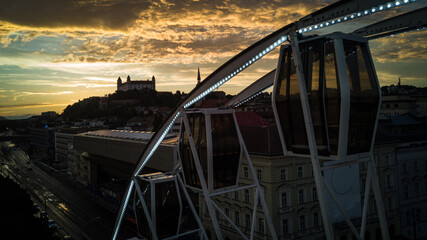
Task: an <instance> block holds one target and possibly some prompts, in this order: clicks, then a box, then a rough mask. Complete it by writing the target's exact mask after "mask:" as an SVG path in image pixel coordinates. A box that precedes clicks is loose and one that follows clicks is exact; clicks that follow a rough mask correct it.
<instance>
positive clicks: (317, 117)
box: [300, 39, 329, 156]
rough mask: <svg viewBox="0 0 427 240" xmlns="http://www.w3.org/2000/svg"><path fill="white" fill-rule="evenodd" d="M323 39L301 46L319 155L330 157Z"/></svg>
mask: <svg viewBox="0 0 427 240" xmlns="http://www.w3.org/2000/svg"><path fill="white" fill-rule="evenodd" d="M323 41H324V40H323V39H320V40H315V41H310V42H308V43H303V44H301V45H300V51H301V52H302V56H301V57H302V62H303V66H304V79H305V82H306V89H307V97H308V100H309V104H310V111H311V118H312V123H313V129H314V134H315V138H316V145H317V151H318V153H319V155H323V156H325V155H326V156H327V155H329V150H328V140H327V134H326V119H325V107H324V101H323V92H324V88H323V82H324V80H323V79H324V78H323V65H324V64H323V62H324V61H323V44H322V43H323Z"/></svg>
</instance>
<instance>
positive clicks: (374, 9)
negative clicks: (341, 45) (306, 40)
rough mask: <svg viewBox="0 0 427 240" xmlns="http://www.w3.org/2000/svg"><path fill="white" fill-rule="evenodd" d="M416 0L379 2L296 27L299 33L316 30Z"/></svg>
mask: <svg viewBox="0 0 427 240" xmlns="http://www.w3.org/2000/svg"><path fill="white" fill-rule="evenodd" d="M416 1H417V0H396V1H391V2H388V3H385V4H381V5H379V6H376V7H372V8H369V9H365V10H363V11H359V12H355V13H351V14H348V15H345V16H342V17H338V18H334V19H332V20H328V21H324V22H321V23H318V24H314V25H310V26H307V27H304V28H301V29H298V32H299V33H306V32H310V31H314V30H318V29H321V28H325V27H329V26H332V25H335V24H338V23H343V22H346V21H349V20H353V19H356V18H361V17H364V16H368V15H371V14H374V13H377V12H381V11H385V10H389V9H392V8H395V7H399V6H401V5H405V4H409V3H413V2H416Z"/></svg>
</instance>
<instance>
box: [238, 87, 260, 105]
mask: <svg viewBox="0 0 427 240" xmlns="http://www.w3.org/2000/svg"><path fill="white" fill-rule="evenodd" d="M263 91H264V90H262V91H259V92H258V93H256V94H254V95H252V96H250V97H248V98H246V99H245V100H243V101H241V102H239V103H236V104H234V106H235V107H240V105H242V104H245V103H247V102H249V101H250V100H252V99H254V98H255V97H257V96H259V95H261V93H263Z"/></svg>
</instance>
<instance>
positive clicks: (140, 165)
mask: <svg viewBox="0 0 427 240" xmlns="http://www.w3.org/2000/svg"><path fill="white" fill-rule="evenodd" d="M414 2H424V1H422V0H418V1H415V0H394V1H384V0H377V1H370V0H343V1H338V2H336V3H334V4H331V5H329V6H327V7H325V8H323V9H320V10H318V11H315V12H313V13H311V14H309V15H308V16H306V17H303V18H302V19H300V20H299V21H296V22H294V23H291V24H289V25H287V26H284V27H282V28H280V29H279V30H277V31H275V32H273V33H271V34H270V35H268V36H267V37H265V38H263V39H261V40H260V41H258V42H256V43H255V44H253V45H251V46H250V47H248V48H247V49H245V50H243V51H242V52H240V53H239V54H237V55H236V56H235V57H233V58H232V59H230V60H229V61H227V62H226V63H224V64H223V65H222V66H221V67H219V68H218V69H216V70H215V71H214V72H212V73H211V74H210V75H209V76H208V77H206V78H205V79H204V80H203V81H202V82H201V83H200V84H198V85H197V86H196V88H194V89H193V90H192V91H191V92H190V93H189V94H188V95H187V96H186V98H185V99H184V100H182V102H181V103H179V104H178V106H177V107H176V108H175V109H174V111H173V112H172V113H171V114H170V115H169V116H168V118H167V119H166V120H165V121H164V122H163V124H162V126H161V127H160V128H159V130H158V131H157V132H156V133H155V134H154V135H153V137H152V138H151V139H150V141H149V142H148V144H147V146H146V148H145V149H144V151H143V153H142V155H141V157H140V158H139V160H138V162H137V165H136V167H135V170H134V172H133V174H132V176H131V179H130V182H129V185H128V187H127V189H126V193H125V195H124V198H123V200H122V203H121V207H120V209H119V212H118V216H117V220H116V225H115V228H114V229H113V235H112V239H116V238H117V236H118V232H119V229H120V225H121V222H122V220H123V218H124V215H125V211H126V209H127V206H128V204H129V201H130V198H131V196H132V194H133V193H134V201H133V204H134V206H133V208H134V210H135V216H136V220H137V225H138V232H139V235H140V237H144V238H147V239H176V238H179V237H182V236H186V235H191V236H194V235H196V236H198V237H199V238H201V239H208V235H207V233H206V231H205V230H204V227H203V224H202V222H201V220H200V218H199V216H198V213H197V209H196V208H195V206H194V204H193V202H192V199H191V196H190V195H189V191H193V192H198V193H200V194H201V196H203V201H204V202H205V204H206V208H207V213H208V214H209V215H210V218H211V220H212V225H213V228H214V230H215V235H216V238H217V239H222V234H221V229H220V226H219V224H218V218H219V217H220V216H221V217H222V218H225V220H227V221H228V222H229V224H230V225H231V227H233V228H234V229H235V230H236V231H237V232H238V233H239V234H240V235H241V237H242V239H253V236H254V235H253V234H254V231H253V228H254V224H252V231H251V232H250V235H249V236H246V235H245V234H244V233H242V232H241V231H240V230H239V228H238V227H237V226H235V225H234V224H233V222H232V221H231V220H230V219H229V217H228V216H227V214H226V213H224V212H223V211H222V210H221V209H220V208H219V207H218V206H217V205H216V204H215V201H213V200H212V198H213V197H215V196H218V195H219V194H224V193H229V192H233V191H239V190H243V189H253V191H254V193H255V195H254V196H255V201H254V208H253V209H254V211H253V215H252V218H253V219H254V218H255V216H256V211H255V209H257V206H258V205H260V206H261V208H262V211H263V214H264V215H263V216H264V217H265V220H266V223H267V226H268V228H269V231H270V234H271V236H272V238H273V239H278V235H277V233H276V230H275V229H274V224H273V222H272V218H271V215H270V213H269V209H268V207H267V204H266V202H265V199H264V195H263V191H262V188H261V187H260V184H259V181H258V180H257V177H256V174H257V173H256V172H255V170H254V168H253V166H252V163H251V160H250V156H249V153H248V151H247V149H246V146H245V144H244V141H243V138H242V136H241V133H240V131H239V128H238V126H237V121H236V118H235V116H234V111H233V110H232V108H233V107H237V106H239V105H241V104H243V103H245V102H247V101H250V100H251V99H253V98H254V97H256V96H257V95H258V94H260V93H261V92H263V91H264V90H266V89H267V88H269V87H271V86H273V96H272V106H273V110H274V115H275V119H276V124H277V126H278V130H279V136H280V140H281V144H282V149H283V153H284V155H287V156H305V157H309V158H310V159H311V164H312V167H313V175H314V180H315V184H316V188H317V189H319V191H318V200H319V205H320V209H321V216H322V220H323V226H324V231H325V236H326V238H327V239H328V240H332V239H335V235H334V229H333V225H332V222H333V221H332V219H331V218H332V217H331V214H330V210H328V208H329V207H330V206H329V205H330V202H333V204H334V205H335V207H336V209H337V211H338V212H339V213H340V214H341V215H342V217H343V219H344V221H345V222H346V223H347V225H348V227H349V228H350V230H351V231H352V232H353V234H354V236H355V237H356V239H364V238H365V236H364V234H365V229H366V222H367V211H368V210H367V206H368V202H369V195H370V194H369V192H370V189H371V187H372V190H373V192H374V198H375V203H376V208H377V210H378V218H379V222H380V226H381V233H382V236H383V238H384V239H389V235H388V229H387V220H386V216H385V210H384V204H383V202H382V197H381V191H380V186H379V180H378V176H377V173H376V170H375V169H376V167H375V161H374V160H373V157H372V152H373V144H374V138H375V132H376V127H377V122H378V118H379V109H380V102H381V92H380V88H379V83H378V77H377V75H376V71H375V69H374V64H373V60H372V56H371V52H370V49H369V46H368V41H369V40H371V39H376V38H381V37H386V36H390V35H393V34H398V33H406V32H409V31H416V30H421V29H425V27H426V25H427V17H426V16H427V7H425V4H424V6H421V7H416V8H417V9H415V10H413V11H409V12H407V13H405V14H402V15H398V16H393V17H391V18H388V19H386V20H383V21H379V22H376V23H374V24H371V25H369V26H365V27H363V28H360V29H357V30H354V31H352V32H350V33H348V32H345V31H342V32H333V33H329V34H324V35H313V32H316V31H319V30H322V29H326V28H330V27H334V29H339V26H340V24H342V23H345V22H350V21H357V20H359V19H362V18H364V17H367V16H371V15H374V14H377V13H379V12H384V11H387V10H390V9H396V8H400V7H402V6H405V5H410V4H413V3H414ZM278 47H279V48H280V56H279V59H278V63H277V68H276V69H273V70H272V71H270V72H269V73H268V74H266V75H264V76H262V77H261V78H259V79H258V80H257V81H255V82H254V83H252V84H251V85H249V86H248V87H247V88H245V89H244V90H243V91H241V92H240V93H239V94H237V95H236V96H235V97H234V98H233V99H231V100H230V101H229V102H227V103H226V105H225V106H223V108H222V109H210V110H209V109H203V110H198V109H193V108H192V106H193V105H194V104H195V103H196V102H198V101H199V100H201V99H203V98H204V97H205V96H206V95H208V94H209V93H211V92H212V91H214V90H215V89H217V88H218V87H220V86H221V85H223V84H225V83H226V82H228V81H229V80H230V79H232V78H233V77H235V76H236V75H238V74H239V73H241V72H242V71H244V70H245V69H247V68H249V67H250V66H251V65H252V64H254V63H255V62H257V61H258V60H260V59H261V58H263V57H264V56H265V55H267V54H268V53H270V52H271V51H272V50H274V49H276V48H278ZM178 119H181V121H182V124H181V126H182V127H181V133H180V138H179V159H180V161H179V163H178V164H177V166H176V167H175V171H173V172H171V173H156V174H142V170H143V169H144V167H145V166H146V164H147V163H148V162H149V161H156V159H153V158H152V157H153V154H154V153H155V152H156V150H157V148H158V147H159V145H160V144H161V142H162V141H163V139H164V138H165V136H166V134H167V133H168V132H169V131H170V130H171V128H172V126H173V125H174V123H175V121H177V120H178ZM242 159H244V161H246V163H247V164H248V167H249V173H248V174H249V175H251V176H252V177H251V179H252V180H253V181H252V182H251V183H250V184H248V185H247V186H246V187H241V186H240V185H239V184H238V181H239V180H238V176H239V171H240V170H239V169H240V166H241V163H242ZM362 162H366V163H367V165H368V171H367V181H366V189H364V191H365V196H364V201H363V202H364V204H363V208H362V209H360V210H361V211H360V215H359V217H360V218H361V229H360V231H358V229H356V227H355V225H354V224H353V223H352V221H351V216H349V215H348V213H347V212H346V209H345V207H343V206H342V205H341V204H340V201H339V200H338V199H337V198H336V197H335V196H334V194H333V193H332V192H333V191H335V190H337V189H339V190H337V191H341V192H346V191H348V187H346V186H340V185H337V183H334V173H333V171H330V170H335V169H337V168H339V167H343V166H351V165H354V164H358V163H362ZM328 171H329V173H328ZM330 172H332V173H330ZM168 203H171V204H172V205H174V206H175V208H171V207H168V206H169V205H168ZM176 206H178V207H176ZM186 214H187V215H190V216H191V217H192V218H193V219H194V221H195V222H196V224H194V228H193V229H188V228H186V227H183V226H182V225H181V223H182V222H183V219H184V218H186V216H185V215H186ZM162 221H163V222H162ZM252 222H253V223H254V222H255V221H252ZM165 226H166V227H165Z"/></svg>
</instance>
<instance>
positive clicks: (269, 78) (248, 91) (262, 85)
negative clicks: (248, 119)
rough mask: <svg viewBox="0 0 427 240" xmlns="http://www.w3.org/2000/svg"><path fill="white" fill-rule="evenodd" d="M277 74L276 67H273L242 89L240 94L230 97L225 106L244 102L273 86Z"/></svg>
mask: <svg viewBox="0 0 427 240" xmlns="http://www.w3.org/2000/svg"><path fill="white" fill-rule="evenodd" d="M275 74H276V69H273V70H272V71H270V72H269V73H267V74H266V75H264V76H263V77H261V78H260V79H258V80H257V81H255V82H254V83H252V84H251V85H249V87H247V88H245V89H244V90H243V91H241V92H240V93H239V94H237V95H236V96H234V97H233V98H232V99H230V100H229V101H228V102H227V103H226V104H225V107H232V106H235V105H238V104H241V103H243V102H244V101H245V100H247V99H249V98H250V97H251V96H254V95H255V94H257V93H258V92H262V91H264V90H265V89H267V88H269V87H271V86H272V85H273V82H274V75H275Z"/></svg>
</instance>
